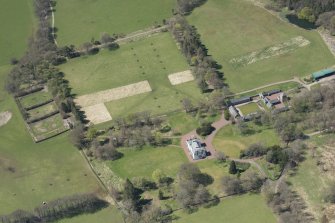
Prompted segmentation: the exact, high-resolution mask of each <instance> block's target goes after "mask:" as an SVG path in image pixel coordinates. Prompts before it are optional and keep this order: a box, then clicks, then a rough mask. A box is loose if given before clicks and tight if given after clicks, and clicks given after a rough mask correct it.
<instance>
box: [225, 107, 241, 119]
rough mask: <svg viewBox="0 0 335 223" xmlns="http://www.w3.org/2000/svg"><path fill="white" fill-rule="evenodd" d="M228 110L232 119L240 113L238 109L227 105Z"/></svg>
mask: <svg viewBox="0 0 335 223" xmlns="http://www.w3.org/2000/svg"><path fill="white" fill-rule="evenodd" d="M228 110H229V113H230V115H231V116H232V117H233V118H234V119H237V118H238V117H240V113H239V112H238V110H237V109H236V108H235V107H234V106H229V108H228Z"/></svg>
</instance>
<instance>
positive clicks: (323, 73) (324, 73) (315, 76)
mask: <svg viewBox="0 0 335 223" xmlns="http://www.w3.org/2000/svg"><path fill="white" fill-rule="evenodd" d="M334 74H335V69H332V68H331V69H325V70H320V71H318V72H315V73H313V74H312V79H313V80H314V81H318V80H320V79H321V78H324V77H329V76H331V75H334Z"/></svg>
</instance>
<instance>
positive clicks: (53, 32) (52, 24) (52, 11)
mask: <svg viewBox="0 0 335 223" xmlns="http://www.w3.org/2000/svg"><path fill="white" fill-rule="evenodd" d="M49 6H50V11H51V30H52V32H51V35H52V38H53V40H54V43H55V44H56V46H57V40H56V38H55V13H54V8H53V7H52V5H51V3H49Z"/></svg>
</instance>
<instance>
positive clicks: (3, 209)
mask: <svg viewBox="0 0 335 223" xmlns="http://www.w3.org/2000/svg"><path fill="white" fill-rule="evenodd" d="M9 69H10V67H9V66H3V67H0V83H4V78H5V75H6V74H7V71H8V70H9ZM1 89H3V88H1ZM2 111H10V112H12V114H13V117H12V119H11V120H10V121H9V122H8V123H7V124H6V125H5V126H2V127H0V178H1V190H0V197H1V199H0V215H1V214H8V213H10V212H12V211H14V210H16V209H24V210H32V209H33V208H34V207H35V206H37V205H40V204H41V203H42V202H43V201H49V200H53V199H56V198H60V197H63V196H67V195H71V194H74V193H84V192H92V191H94V190H97V189H99V188H100V187H99V184H98V183H97V181H96V179H95V178H94V176H93V174H92V172H91V171H90V169H89V167H88V166H87V164H86V163H85V161H84V159H83V158H82V157H81V156H80V154H79V152H78V151H77V149H76V148H74V147H73V146H72V145H71V143H70V142H69V139H68V136H67V134H64V135H61V136H58V137H56V138H53V139H50V140H47V141H45V142H41V143H38V144H36V143H34V142H33V140H32V138H31V137H30V135H29V133H28V132H27V130H26V127H25V125H24V121H23V119H22V116H21V114H20V112H19V110H18V108H17V105H16V103H15V101H14V99H13V98H12V97H11V96H9V95H8V94H7V93H6V92H4V91H3V90H0V112H2ZM9 167H11V168H12V171H9ZM13 170H14V171H13Z"/></svg>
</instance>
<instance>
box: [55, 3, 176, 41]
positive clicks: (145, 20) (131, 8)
mask: <svg viewBox="0 0 335 223" xmlns="http://www.w3.org/2000/svg"><path fill="white" fill-rule="evenodd" d="M175 4H176V1H175V0H95V1H91V0H58V1H57V6H56V13H55V26H56V27H57V29H58V32H57V36H58V38H57V41H58V43H59V44H60V45H69V44H75V45H79V44H82V43H84V42H88V41H90V40H91V38H92V37H94V38H96V39H98V38H100V35H101V34H102V33H103V32H108V33H110V34H113V33H117V34H119V33H125V34H127V33H130V32H134V31H137V30H141V29H144V28H147V27H150V26H153V25H155V24H162V20H163V19H167V18H169V17H171V16H172V9H173V8H174V6H175Z"/></svg>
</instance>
